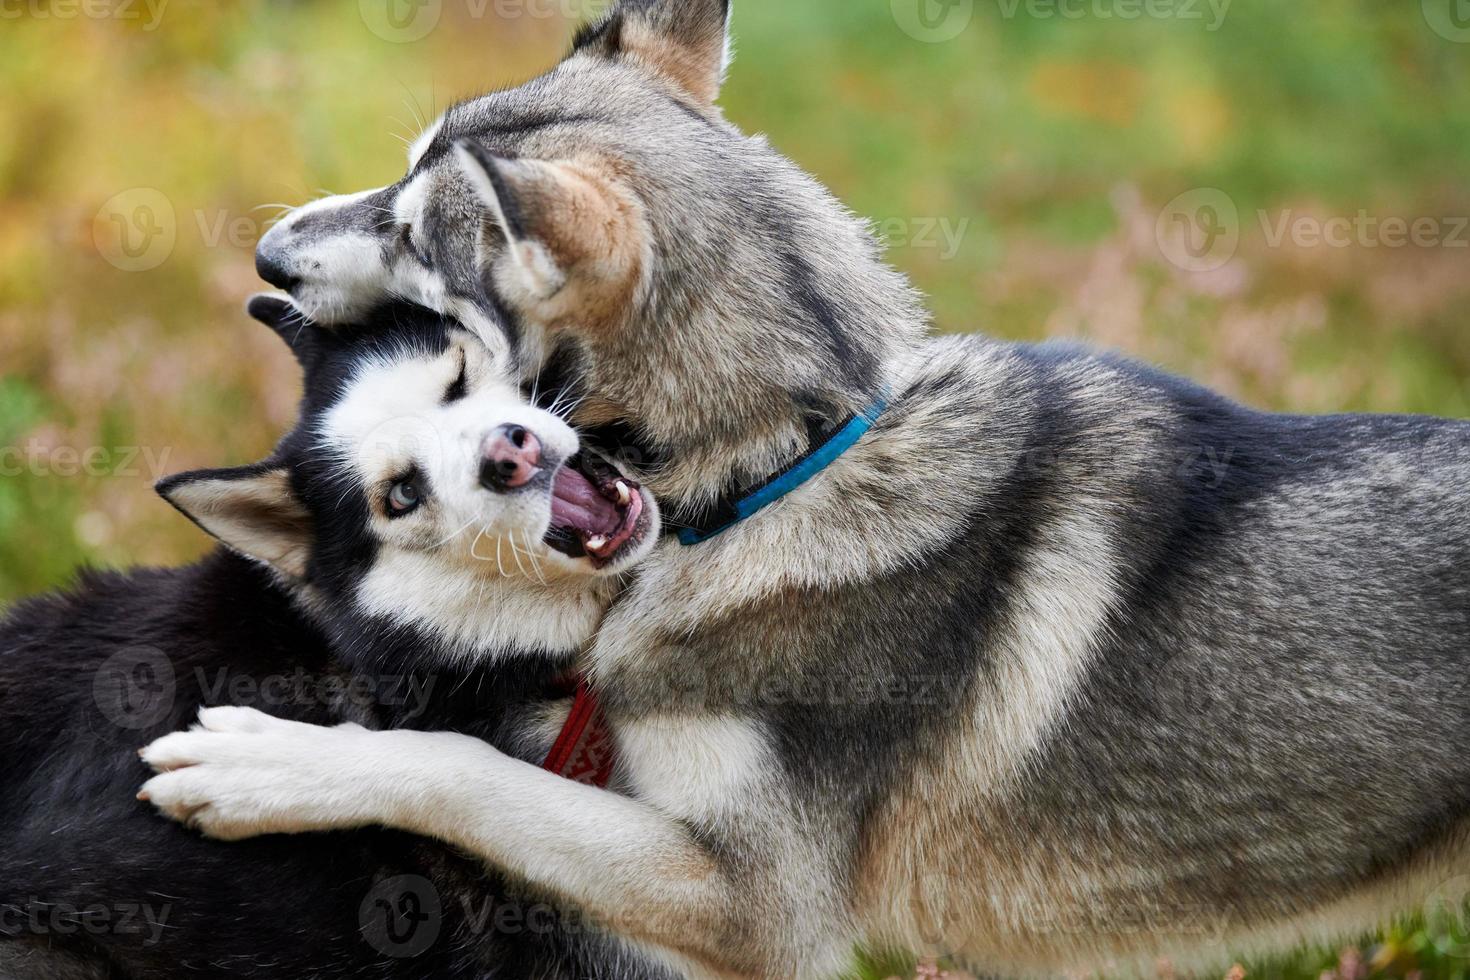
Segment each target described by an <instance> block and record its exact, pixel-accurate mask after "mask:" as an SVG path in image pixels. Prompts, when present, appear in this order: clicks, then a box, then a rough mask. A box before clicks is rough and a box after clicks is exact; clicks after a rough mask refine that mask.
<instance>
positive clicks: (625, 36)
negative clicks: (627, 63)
mask: <svg viewBox="0 0 1470 980" xmlns="http://www.w3.org/2000/svg"><path fill="white" fill-rule="evenodd" d="M729 24H730V0H621V2H619V3H618V5H617V6H615V7H614V8H613V9H612V10H611V11H609V12H608V14H607V15H606V16H605V17H603V18H602V19H601V20H599V21H596V22H594V23H592V24H590V25H588V26H587V27H585V28H583V29H582V31H581V32H580V33H579V34H578V35H577V39H576V40H575V41H574V42H573V43H572V50H573V52H574V53H575V52H589V53H593V54H601V55H604V56H607V57H617V56H619V55H626V56H629V57H632V58H635V59H637V60H638V61H640V62H642V63H643V64H645V65H647V66H648V67H649V68H651V69H653V70H654V71H656V72H658V73H659V74H661V75H663V76H665V77H666V78H668V79H670V80H671V81H673V82H674V83H675V84H677V85H678V86H679V87H681V88H682V89H684V91H686V92H688V93H689V95H690V96H691V97H692V98H693V99H694V101H695V102H697V103H699V104H701V105H712V104H713V103H714V101H715V99H717V98H719V95H720V86H721V84H723V83H724V81H725V72H726V70H727V69H728V68H729V66H730V29H729Z"/></svg>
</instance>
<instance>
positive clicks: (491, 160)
mask: <svg viewBox="0 0 1470 980" xmlns="http://www.w3.org/2000/svg"><path fill="white" fill-rule="evenodd" d="M455 153H456V156H457V157H458V160H459V166H460V169H461V170H462V171H463V172H464V174H465V176H466V178H467V179H468V180H469V182H470V184H471V186H472V187H474V189H475V192H476V193H477V194H478V195H479V197H480V199H481V200H482V201H483V202H484V203H485V207H486V209H487V210H488V212H489V214H490V218H491V219H492V220H493V222H494V223H495V225H496V226H497V227H498V228H499V229H500V231H501V232H502V233H503V234H504V236H505V242H506V248H505V255H504V256H503V257H501V258H500V259H499V260H498V262H497V265H496V267H495V268H494V269H492V275H494V277H495V280H496V285H497V286H498V287H500V289H501V290H502V291H503V292H504V294H505V296H506V298H507V299H509V300H510V301H511V302H513V303H515V304H516V305H518V306H520V307H522V308H525V309H527V310H528V311H530V312H532V313H533V314H538V315H540V316H542V317H544V318H545V319H547V320H555V319H557V318H559V317H563V316H579V317H582V318H585V319H587V320H589V321H596V320H598V319H600V318H601V317H602V316H603V315H604V314H606V313H608V312H610V311H611V310H612V309H614V308H617V307H618V306H619V304H620V303H622V302H623V301H625V300H626V298H627V294H628V293H629V292H630V291H631V290H632V288H633V285H634V283H635V281H636V280H637V277H638V274H639V271H640V269H641V267H642V260H643V243H644V242H645V240H646V238H647V236H646V235H645V234H644V229H643V226H642V211H641V208H640V206H639V205H638V203H637V200H636V199H635V198H634V196H633V195H632V193H631V192H629V191H627V190H626V189H624V188H622V187H621V186H620V185H619V183H618V181H617V179H616V177H615V176H614V175H613V173H612V171H611V169H610V168H607V167H605V166H601V165H599V164H597V163H596V162H593V161H590V160H587V161H581V160H563V161H556V162H549V161H544V160H527V159H515V160H511V159H507V158H505V157H500V156H496V155H495V154H494V153H492V152H490V151H489V150H487V149H485V147H483V146H481V145H480V144H479V143H477V142H475V141H473V140H461V141H460V142H459V143H457V144H456V146H455Z"/></svg>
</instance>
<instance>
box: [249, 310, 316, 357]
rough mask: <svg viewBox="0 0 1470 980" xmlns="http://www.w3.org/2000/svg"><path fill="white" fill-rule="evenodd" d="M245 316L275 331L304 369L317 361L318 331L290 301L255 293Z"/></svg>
mask: <svg viewBox="0 0 1470 980" xmlns="http://www.w3.org/2000/svg"><path fill="white" fill-rule="evenodd" d="M245 312H246V313H249V314H250V315H251V316H252V317H254V318H255V319H256V320H259V321H260V322H261V323H263V324H265V325H266V326H268V327H270V328H271V329H272V330H274V331H275V333H276V336H278V337H280V338H281V339H282V340H284V341H285V342H286V346H287V347H289V348H291V353H293V354H295V355H296V360H297V361H299V362H301V365H302V366H303V367H306V366H309V365H310V364H311V363H312V362H313V361H314V360H315V359H316V351H317V345H318V342H319V341H320V339H321V336H320V334H319V333H318V330H319V329H320V328H319V327H317V326H315V325H313V324H312V322H311V321H310V320H309V319H307V316H306V314H305V313H303V312H301V310H300V309H298V308H297V306H296V304H295V303H293V302H291V300H290V299H289V298H287V297H285V296H283V295H281V294H279V293H257V294H255V295H254V296H252V297H250V302H249V303H247V304H246V305H245Z"/></svg>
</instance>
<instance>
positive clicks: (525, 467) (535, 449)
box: [480, 425, 541, 493]
mask: <svg viewBox="0 0 1470 980" xmlns="http://www.w3.org/2000/svg"><path fill="white" fill-rule="evenodd" d="M540 472H541V440H540V439H537V438H536V436H535V434H534V433H532V432H531V431H530V430H529V429H527V428H525V426H520V425H502V426H501V427H500V428H498V429H496V430H495V431H494V432H492V433H490V435H489V436H488V437H487V438H486V439H485V445H484V446H483V447H482V449H481V462H480V486H482V487H484V488H485V489H486V490H491V491H494V492H496V493H504V492H505V491H506V490H514V489H516V488H517V487H523V486H525V485H526V484H527V483H530V482H531V480H532V478H534V477H535V476H536V474H537V473H540Z"/></svg>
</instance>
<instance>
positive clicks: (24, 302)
mask: <svg viewBox="0 0 1470 980" xmlns="http://www.w3.org/2000/svg"><path fill="white" fill-rule="evenodd" d="M906 2H909V0H894V3H893V4H890V3H889V2H888V0H866V2H856V0H804V2H802V3H800V4H790V3H779V2H775V0H740V2H737V4H736V8H737V9H736V17H735V28H736V32H737V36H738V41H739V43H738V57H737V60H736V64H735V67H734V70H733V73H732V76H731V81H730V84H729V85H728V87H727V89H726V94H725V98H724V100H723V101H724V104H725V106H726V108H727V111H728V113H729V114H730V116H731V117H732V118H734V119H735V120H736V121H737V122H738V123H740V124H741V125H742V126H743V127H745V128H746V129H747V130H749V131H752V132H763V133H766V134H768V135H769V137H770V138H771V140H772V141H773V143H774V144H775V145H776V146H777V147H778V148H780V149H781V150H783V151H784V152H786V153H787V154H789V155H791V156H792V157H794V158H795V159H796V160H798V161H799V162H801V163H802V164H803V165H805V166H806V167H808V168H809V169H810V170H812V171H813V172H814V173H815V174H816V175H817V176H818V177H819V178H821V179H822V180H823V181H825V182H826V183H827V184H829V185H830V186H831V187H832V188H833V189H834V190H835V191H836V192H837V193H838V195H839V196H841V197H842V198H843V199H844V200H845V201H847V202H848V203H849V204H850V205H851V206H852V207H853V208H854V209H855V210H856V211H857V212H859V213H860V214H863V215H865V216H869V217H871V218H873V219H875V220H876V221H877V222H879V223H880V227H881V228H882V229H883V230H884V231H885V234H886V236H887V237H888V239H889V240H890V245H891V253H890V254H891V257H892V260H893V261H894V262H895V263H896V264H897V265H899V266H900V267H901V268H903V269H904V270H905V271H906V272H908V273H909V274H910V275H912V276H913V278H914V280H915V281H916V282H917V283H918V285H919V286H920V287H921V288H922V289H923V290H924V291H925V292H926V293H927V294H928V296H929V297H930V298H931V302H932V308H933V310H934V314H935V320H936V325H937V327H938V329H940V330H945V331H968V330H982V331H985V332H988V333H990V334H992V335H994V336H998V337H1003V338H1017V339H1040V338H1044V337H1051V336H1080V337H1083V338H1086V339H1088V340H1090V341H1093V342H1095V343H1097V344H1101V345H1105V346H1110V347H1116V348H1120V349H1123V350H1125V351H1128V352H1129V353H1132V354H1134V355H1137V356H1139V357H1143V358H1146V359H1148V360H1151V361H1155V362H1158V363H1161V364H1163V365H1165V366H1167V367H1169V368H1171V369H1173V370H1176V371H1180V372H1183V373H1186V374H1188V375H1190V376H1192V377H1195V378H1198V379H1200V380H1202V381H1204V382H1207V383H1209V384H1211V385H1214V386H1216V387H1218V388H1220V389H1222V390H1224V391H1226V392H1228V393H1230V394H1232V395H1234V396H1236V397H1239V398H1242V399H1245V400H1247V401H1249V402H1251V403H1253V404H1257V405H1261V406H1264V407H1269V408H1275V409H1283V410H1286V409H1289V410H1297V411H1311V412H1322V411H1337V410H1368V411H1411V412H1431V413H1438V414H1447V415H1456V416H1470V330H1467V329H1466V319H1467V317H1466V314H1465V309H1466V301H1467V299H1470V249H1467V248H1464V247H1459V246H1455V245H1453V244H1452V243H1440V244H1438V245H1429V246H1413V245H1410V246H1404V247H1388V246H1386V245H1384V244H1383V243H1381V242H1379V243H1376V244H1375V243H1374V242H1373V241H1371V240H1366V239H1365V240H1358V241H1354V242H1352V243H1351V244H1349V245H1347V246H1345V247H1340V248H1339V247H1326V246H1321V245H1318V246H1311V245H1302V244H1291V243H1286V244H1275V245H1273V244H1272V242H1271V241H1270V240H1269V239H1270V236H1269V235H1268V234H1267V229H1268V228H1269V227H1270V226H1271V225H1273V224H1274V223H1275V222H1276V221H1277V220H1279V218H1280V217H1281V216H1282V215H1285V214H1287V213H1288V212H1289V213H1290V214H1291V215H1293V216H1299V215H1308V216H1310V217H1311V218H1312V219H1313V220H1314V221H1319V222H1320V221H1322V220H1325V219H1327V218H1330V217H1332V216H1353V215H1356V214H1357V213H1358V212H1360V211H1362V212H1366V213H1367V214H1368V215H1371V216H1373V217H1375V218H1377V219H1380V220H1381V219H1384V218H1392V217H1398V218H1404V219H1409V220H1412V219H1416V218H1431V219H1439V220H1441V225H1440V227H1441V229H1442V230H1443V231H1445V232H1446V233H1448V232H1449V231H1450V225H1449V224H1448V223H1447V222H1443V220H1442V219H1449V218H1454V217H1457V216H1465V215H1470V176H1467V175H1470V44H1464V43H1455V42H1453V41H1451V40H1448V39H1447V38H1446V37H1444V36H1442V35H1441V34H1439V33H1436V32H1435V31H1434V30H1433V29H1431V26H1430V24H1431V17H1430V15H1429V13H1427V12H1428V11H1429V10H1430V8H1431V7H1432V6H1433V4H1434V3H1436V2H1438V0H1426V3H1425V4H1424V5H1423V8H1422V9H1421V5H1420V4H1418V3H1411V2H1401V3H1396V4H1388V3H1378V2H1370V0H1297V2H1295V3H1291V4H1281V3H1276V4H1273V3H1269V2H1267V0H1239V2H1236V3H1234V4H1233V5H1231V6H1230V7H1229V9H1228V14H1227V16H1226V17H1225V19H1224V21H1223V23H1221V24H1220V25H1219V27H1218V29H1217V30H1209V29H1207V26H1206V24H1205V23H1204V22H1202V21H1200V20H1191V19H1186V18H1183V17H1164V18H1152V19H1151V18H1147V17H1145V18H1142V19H1138V20H1124V19H1121V18H1118V17H1105V16H1100V15H1098V14H1096V13H1093V14H1089V15H1087V16H1084V17H1082V18H1080V19H1069V18H1063V17H1060V16H1051V17H1048V16H1036V15H1034V13H1028V12H1027V11H1028V10H1030V11H1034V10H1036V9H1038V8H1035V7H1030V6H1027V5H1025V4H1022V6H1020V7H1019V8H1016V9H1017V10H1018V13H1017V14H1016V15H1014V16H1006V14H1005V11H1006V10H1007V9H1009V5H1008V4H1006V3H1003V2H1002V0H980V2H978V3H977V4H976V5H975V7H974V10H973V14H972V17H971V20H970V22H969V24H968V26H967V27H966V28H965V29H964V30H963V31H961V32H959V34H958V36H956V37H954V38H953V39H951V40H946V41H943V42H940V43H928V42H925V41H923V40H920V39H917V38H916V37H914V36H912V34H910V33H906V32H905V31H904V30H902V29H900V28H899V26H898V23H899V18H898V16H896V14H895V11H896V10H897V9H898V8H899V7H900V6H901V5H902V4H904V3H906ZM1453 2H1455V0H1445V3H1446V4H1450V3H1453ZM563 6H565V5H564V4H560V3H545V2H543V3H537V2H535V0H528V2H525V3H520V2H518V3H490V4H484V3H479V4H471V3H466V2H462V0H446V2H445V4H444V8H443V14H442V20H441V22H440V24H439V26H438V27H437V29H435V30H433V31H431V32H430V33H429V34H428V35H427V36H426V37H424V38H423V39H421V40H418V41H414V42H412V43H393V42H391V41H389V40H385V39H384V38H383V37H381V36H378V35H377V34H374V32H373V31H372V30H370V29H369V28H368V26H367V21H366V20H365V19H364V18H363V17H362V16H361V15H360V10H364V9H367V8H366V6H360V5H359V4H357V3H350V2H344V3H326V2H308V0H298V2H288V0H278V2H269V0H174V2H173V3H171V4H169V5H168V6H167V7H166V8H164V9H163V11H162V16H161V17H160V18H159V21H158V24H157V27H156V29H154V30H149V29H147V24H146V23H145V22H144V20H142V19H140V20H127V19H123V18H118V17H108V18H99V19H87V18H74V19H69V20H63V19H59V18H56V17H46V18H42V17H38V16H34V15H33V14H23V15H22V16H19V17H12V16H7V17H6V18H5V19H3V20H0V86H3V90H4V91H5V92H6V97H5V98H4V99H3V100H0V133H3V134H5V137H4V138H3V139H0V365H3V377H0V452H3V453H4V454H5V455H3V456H0V602H5V601H9V600H14V599H15V598H18V597H20V596H23V595H26V594H30V593H34V592H36V591H39V590H42V589H46V588H51V587H54V586H57V585H59V584H62V583H64V582H65V581H67V579H68V578H69V577H70V575H71V574H72V571H73V569H74V568H75V567H76V566H78V565H80V564H83V563H90V564H95V565H126V564H134V563H140V562H174V561H180V560H184V559H187V558H189V557H190V556H192V555H195V554H197V553H199V552H200V551H201V550H202V549H203V548H204V547H205V543H204V542H203V540H202V539H201V537H200V536H199V535H198V534H197V533H196V532H195V531H194V530H193V529H192V528H191V527H188V526H186V525H185V522H183V521H182V520H181V519H179V518H177V517H176V516H175V515H173V514H172V512H171V511H170V510H169V509H168V508H167V507H165V506H164V505H163V504H161V503H160V502H158V501H157V500H156V499H155V498H154V497H153V495H152V493H151V489H150V487H151V483H152V481H153V479H154V478H156V477H158V476H162V475H164V474H165V473H166V472H172V471H177V470H180V469H184V468H187V467H192V466H207V465H224V464H230V463H240V462H246V461H249V460H252V459H254V458H257V457H259V456H261V455H262V454H264V453H265V452H267V451H268V449H269V447H270V445H271V444H272V442H273V441H274V439H275V438H276V437H277V436H278V435H279V434H280V433H281V432H282V431H283V430H284V428H285V427H286V426H287V425H288V424H289V422H290V419H291V417H292V414H293V411H294V398H295V388H296V374H295V369H294V367H293V366H292V364H291V362H290V359H289V357H287V356H286V354H285V353H284V352H283V351H280V350H277V349H276V347H275V341H274V339H273V338H271V337H269V336H268V335H267V334H266V332H265V331H262V330H259V328H257V327H254V326H253V325H252V324H250V323H249V322H248V321H247V320H246V319H245V317H244V316H243V315H242V314H241V313H240V312H239V310H240V306H241V304H242V302H243V300H244V298H245V297H246V296H247V295H248V294H249V293H250V292H251V291H252V290H254V289H255V288H257V283H256V281H255V279H254V274H253V269H252V263H251V252H252V248H253V244H254V240H255V238H256V237H257V236H258V234H259V233H260V231H261V230H262V229H263V228H264V227H265V225H266V223H267V222H268V220H269V218H270V216H271V215H272V213H273V212H272V211H271V210H270V209H263V210H257V208H258V206H260V205H262V204H266V203H271V202H284V203H287V204H298V203H301V202H303V201H305V200H308V199H310V198H312V197H315V196H317V195H318V194H319V193H320V192H321V191H322V190H324V189H329V190H332V191H346V190H354V189H359V188H362V187H367V186H374V185H378V184H383V183H387V182H389V181H392V180H394V179H395V178H396V177H397V176H398V175H399V173H400V172H401V169H402V159H403V151H402V147H401V146H400V145H399V143H398V142H397V140H396V139H395V136H398V137H409V136H412V135H413V133H414V132H415V129H416V127H417V121H416V118H415V117H416V116H424V115H429V114H431V113H432V112H433V111H435V110H436V109H442V108H443V106H444V105H445V104H446V103H447V101H448V100H449V99H451V98H454V97H458V96H462V95H468V94H473V93H474V92H477V91H480V90H483V89H485V88H488V87H492V86H495V85H499V84H508V83H512V82H514V81H516V80H519V79H522V78H524V77H527V76H529V75H531V74H533V73H535V72H537V71H539V70H541V69H543V68H544V67H546V66H548V65H549V64H550V63H551V62H552V60H553V59H554V58H555V57H556V56H557V55H558V54H559V52H560V51H561V50H562V49H563V47H564V45H565V43H566V39H567V37H568V35H569V31H570V26H569V22H568V20H567V19H566V18H564V17H561V16H545V14H547V13H549V12H552V11H554V10H557V9H560V8H561V7H563ZM571 6H572V7H576V4H571ZM1201 6H1202V7H1203V5H1201ZM7 9H9V8H7ZM15 9H21V8H15ZM31 9H34V8H31ZM43 9H44V6H43ZM1040 9H1046V8H1040ZM1072 9H1077V8H1075V7H1074V8H1072ZM1088 9H1093V10H1097V9H1103V10H1107V9H1112V8H1111V7H1109V6H1108V5H1107V4H1106V2H1105V3H1104V6H1103V7H1101V8H1096V7H1093V8H1088ZM1119 9H1121V8H1119ZM476 11H480V12H483V13H482V14H477V13H476ZM138 188H148V189H153V190H155V191H157V192H158V193H159V194H160V195H161V196H162V198H163V200H164V201H165V202H166V204H167V207H168V208H169V209H171V210H172V212H173V219H172V222H171V226H172V227H173V228H174V230H175V242H174V245H173V247H172V249H171V251H169V252H168V254H167V256H166V258H165V259H164V260H163V261H161V262H159V263H158V264H156V265H155V266H154V267H151V268H148V269H146V270H142V271H125V270H123V269H119V268H117V267H116V265H115V264H113V262H110V261H109V258H111V259H113V260H117V259H118V257H119V253H118V252H117V250H116V244H117V243H116V240H115V239H116V234H117V230H116V229H115V228H114V227H112V226H111V225H110V221H111V218H112V215H113V214H114V213H116V212H117V210H118V209H117V206H115V205H114V206H111V207H109V205H108V202H109V201H112V200H114V199H116V198H117V196H118V195H123V197H122V199H121V200H122V201H124V202H131V201H134V200H135V199H136V193H135V190H136V189H138ZM1199 188H1215V189H1218V190H1220V191H1222V192H1223V193H1224V194H1225V195H1226V197H1227V199H1228V200H1229V201H1230V202H1231V204H1232V205H1233V206H1234V207H1235V208H1236V209H1237V211H1238V214H1239V216H1240V217H1239V222H1238V226H1239V231H1240V241H1239V247H1238V250H1237V252H1236V253H1235V255H1234V257H1233V258H1232V259H1231V260H1230V261H1229V262H1227V263H1225V264H1224V265H1223V266H1222V267H1221V268H1219V269H1214V270H1211V271H1209V272H1198V273H1194V272H1188V271H1186V270H1184V269H1181V268H1180V267H1179V265H1178V264H1177V263H1175V262H1171V261H1170V258H1169V257H1170V255H1173V254H1174V253H1171V252H1170V251H1169V249H1168V247H1167V246H1164V247H1161V245H1160V239H1159V237H1158V235H1157V234H1156V230H1157V228H1158V225H1159V218H1160V215H1161V214H1162V213H1163V209H1164V208H1165V206H1166V204H1168V202H1171V201H1173V200H1174V199H1176V198H1177V197H1178V196H1179V195H1181V194H1185V193H1186V192H1190V191H1193V190H1195V189H1199ZM130 192H134V193H133V196H132V197H130V196H128V195H129V193H130ZM1261 212H1264V214H1265V216H1266V218H1265V223H1264V226H1263V222H1262V219H1261V217H1260V213H1261ZM155 217H156V216H155ZM1460 242H1461V244H1464V243H1466V242H1470V233H1465V234H1462V235H1461V237H1460ZM123 264H126V263H125V262H124V263H123ZM129 453H133V454H135V455H134V458H133V459H132V460H131V462H130V463H126V465H125V460H126V459H127V458H128V455H129ZM72 460H75V463H72V462H71V461H72ZM88 461H90V462H88ZM1361 948H1362V949H1363V950H1364V951H1365V955H1364V957H1363V959H1362V962H1361V963H1359V964H1358V965H1357V966H1352V965H1351V964H1349V965H1348V966H1344V965H1343V964H1342V963H1341V956H1340V954H1339V952H1338V951H1331V952H1327V953H1315V952H1312V953H1304V954H1302V955H1301V956H1300V957H1299V958H1297V959H1295V960H1293V961H1291V962H1284V963H1273V964H1250V963H1247V964H1245V965H1246V967H1247V975H1249V976H1254V977H1272V978H1283V980H1295V978H1304V980H1305V978H1309V977H1310V978H1317V977H1320V976H1322V975H1323V973H1324V972H1325V971H1333V976H1334V977H1337V978H1339V980H1348V978H1347V973H1360V974H1361V975H1362V976H1364V977H1367V976H1374V977H1379V976H1382V977H1406V976H1410V975H1412V974H1413V973H1414V972H1415V971H1418V972H1419V973H1420V975H1421V976H1422V977H1424V978H1432V980H1441V978H1442V980H1458V978H1463V977H1465V975H1466V968H1467V965H1470V960H1467V959H1466V958H1465V957H1464V956H1461V955H1444V954H1442V953H1441V952H1440V950H1441V949H1451V950H1452V951H1457V950H1458V949H1459V948H1460V944H1454V943H1450V942H1448V941H1447V939H1446V937H1445V935H1443V934H1440V933H1434V934H1430V933H1425V932H1423V931H1418V930H1416V929H1415V928H1414V927H1413V926H1412V925H1411V926H1406V927H1403V928H1401V929H1399V930H1398V931H1395V932H1392V933H1390V934H1389V935H1388V937H1387V938H1386V939H1385V940H1382V941H1380V940H1371V941H1370V940H1367V939H1365V940H1364V942H1363V944H1362V945H1361ZM902 968H903V964H902V963H901V962H900V963H897V964H878V963H875V964H872V965H871V966H870V967H869V968H868V971H867V972H868V973H869V974H871V975H873V976H886V975H889V974H890V973H892V974H894V975H903V974H902ZM1353 980H1356V977H1354V978H1353Z"/></svg>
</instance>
